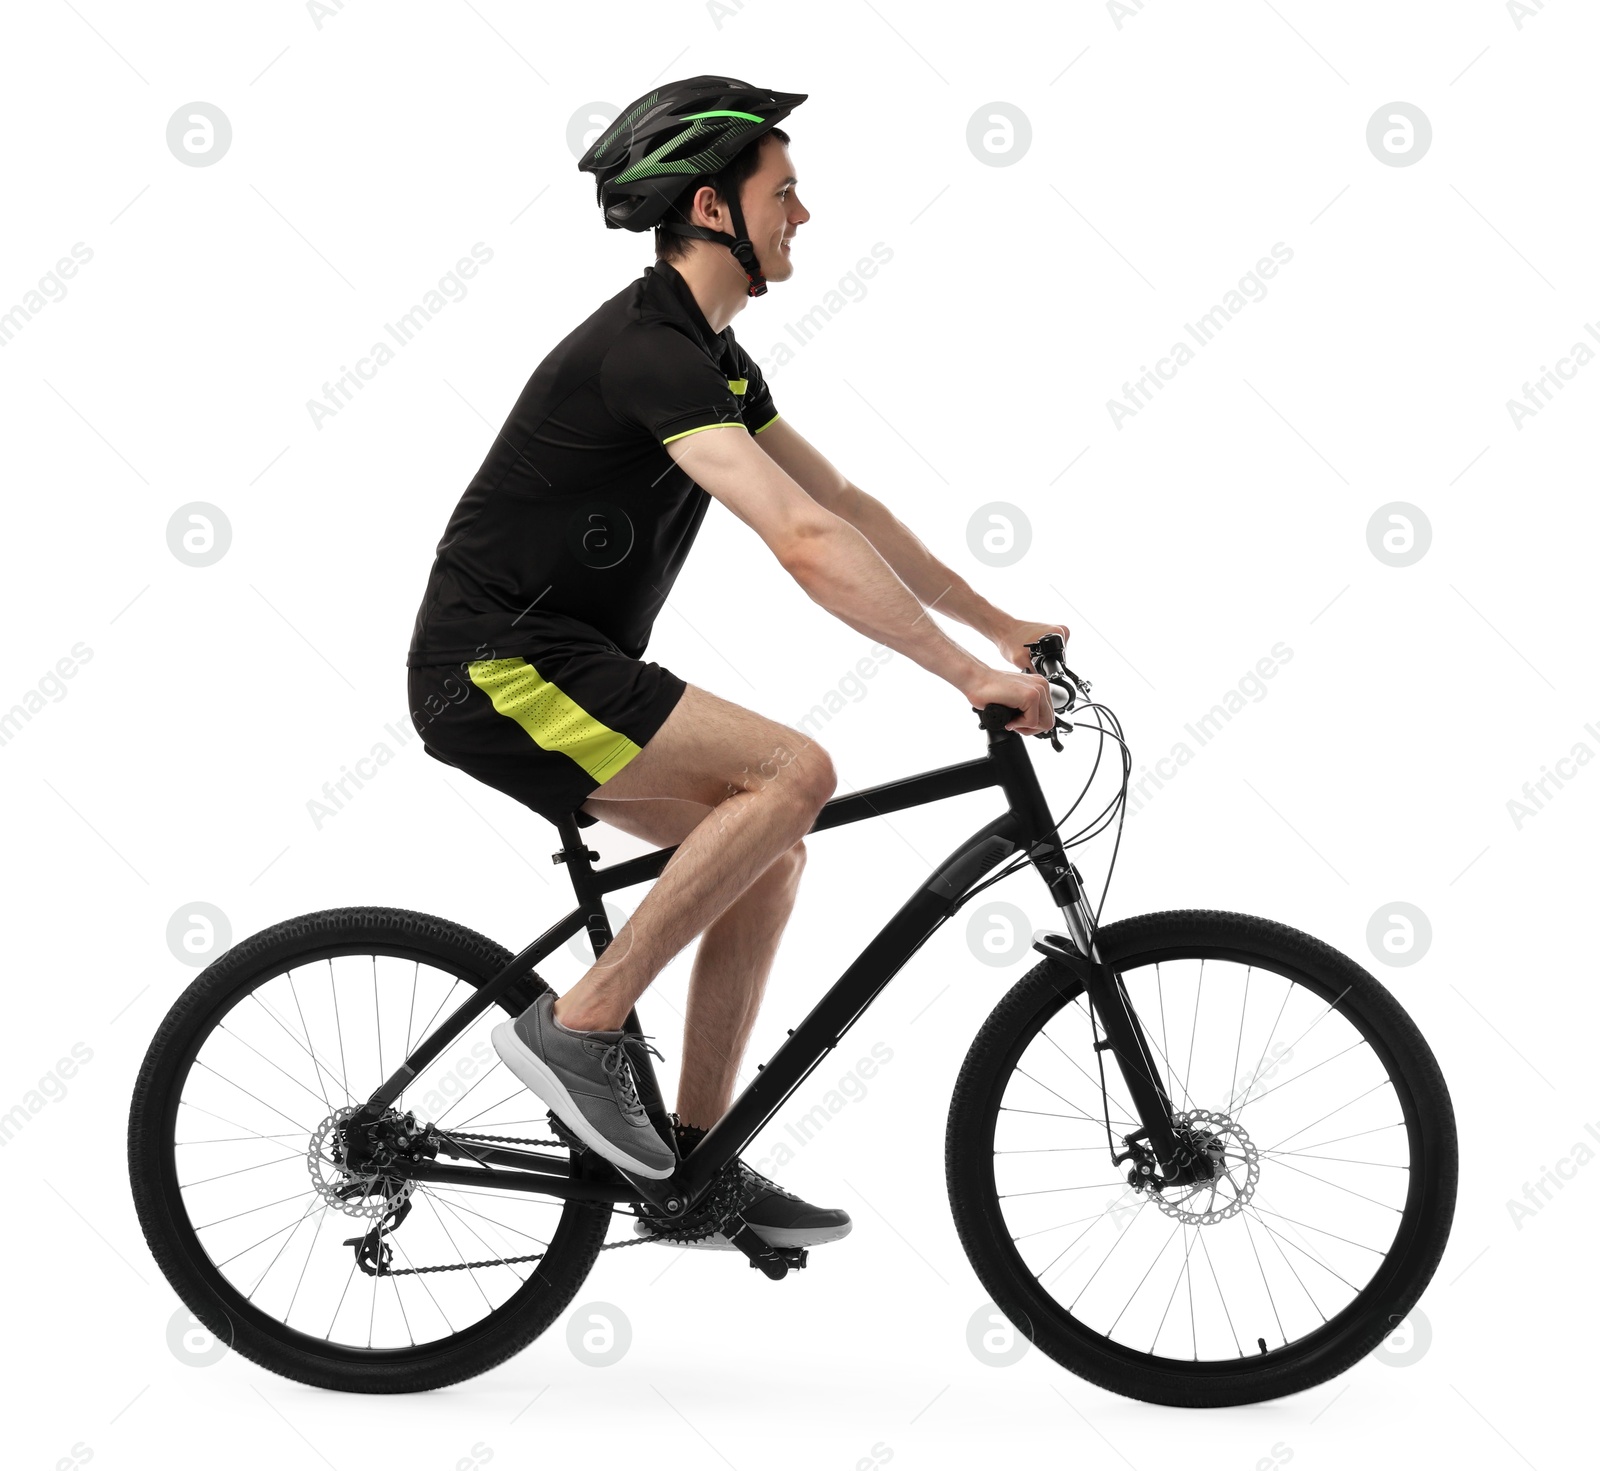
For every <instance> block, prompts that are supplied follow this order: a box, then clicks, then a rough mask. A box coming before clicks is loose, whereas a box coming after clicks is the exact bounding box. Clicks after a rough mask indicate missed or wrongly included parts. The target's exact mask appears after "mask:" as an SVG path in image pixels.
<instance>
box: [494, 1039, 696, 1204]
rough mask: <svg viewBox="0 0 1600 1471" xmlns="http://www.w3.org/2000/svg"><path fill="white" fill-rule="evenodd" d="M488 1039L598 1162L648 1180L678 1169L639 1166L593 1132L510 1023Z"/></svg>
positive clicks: (568, 1097) (569, 1095)
mask: <svg viewBox="0 0 1600 1471" xmlns="http://www.w3.org/2000/svg"><path fill="white" fill-rule="evenodd" d="M489 1040H490V1041H491V1042H492V1043H493V1044H494V1050H495V1051H496V1052H497V1053H499V1055H500V1061H501V1062H503V1063H504V1064H505V1065H506V1067H507V1068H508V1069H509V1070H510V1072H511V1075H512V1076H513V1077H514V1078H516V1079H517V1081H518V1082H520V1083H521V1084H522V1086H523V1087H525V1088H526V1089H527V1090H528V1091H529V1092H530V1093H532V1094H533V1095H534V1096H535V1097H536V1098H538V1099H539V1101H540V1102H541V1103H543V1104H545V1105H546V1106H547V1107H548V1108H550V1109H551V1110H553V1111H554V1113H555V1115H556V1117H557V1118H559V1119H560V1120H561V1122H562V1123H563V1124H565V1125H566V1126H567V1127H568V1128H569V1129H571V1130H572V1132H573V1133H574V1134H576V1135H577V1136H578V1138H579V1139H581V1140H582V1141H583V1143H584V1144H586V1145H587V1146H588V1147H589V1148H590V1149H592V1150H594V1152H595V1153H596V1154H598V1155H599V1156H600V1158H601V1159H603V1160H605V1161H606V1162H607V1163H608V1164H613V1165H615V1166H616V1167H617V1168H618V1169H619V1170H622V1171H623V1172H624V1173H626V1174H629V1175H642V1176H643V1177H644V1178H645V1179H647V1180H667V1179H670V1178H671V1177H672V1175H673V1173H674V1171H675V1170H676V1169H677V1164H676V1163H673V1164H672V1165H669V1166H668V1167H667V1168H666V1169H664V1170H663V1169H657V1168H655V1167H654V1166H651V1165H645V1164H641V1163H640V1162H639V1161H638V1160H636V1159H634V1158H633V1157H632V1156H631V1155H628V1154H625V1153H623V1151H622V1150H621V1149H619V1148H618V1147H617V1146H616V1145H615V1144H613V1143H612V1142H611V1141H610V1140H609V1139H607V1138H606V1137H605V1135H603V1134H602V1133H601V1132H600V1131H599V1130H598V1129H596V1128H595V1126H594V1125H593V1124H591V1123H590V1122H589V1121H588V1119H586V1118H585V1117H584V1116H583V1111H582V1110H581V1109H580V1108H579V1107H578V1105H577V1102H576V1100H575V1099H574V1098H573V1097H572V1095H571V1094H570V1093H568V1092H567V1090H566V1088H565V1086H564V1085H563V1084H562V1082H561V1080H560V1078H558V1077H557V1076H556V1075H555V1073H553V1072H552V1071H551V1070H550V1068H549V1067H548V1066H547V1065H546V1064H545V1062H544V1061H543V1059H542V1058H540V1057H539V1056H538V1054H536V1053H535V1052H534V1051H533V1050H532V1049H531V1048H530V1047H529V1046H528V1045H527V1044H526V1043H525V1042H524V1041H523V1040H522V1038H520V1037H519V1036H518V1035H517V1034H516V1032H515V1030H514V1029H513V1028H512V1025H511V1023H510V1022H508V1021H504V1022H501V1023H500V1024H499V1025H498V1026H495V1027H493V1028H492V1029H491V1030H490V1032H489Z"/></svg>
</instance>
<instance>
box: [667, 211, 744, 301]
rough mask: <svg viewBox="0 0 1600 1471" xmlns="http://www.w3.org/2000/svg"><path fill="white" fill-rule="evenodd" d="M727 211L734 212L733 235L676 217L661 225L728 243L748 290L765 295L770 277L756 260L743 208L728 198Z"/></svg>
mask: <svg viewBox="0 0 1600 1471" xmlns="http://www.w3.org/2000/svg"><path fill="white" fill-rule="evenodd" d="M728 212H729V213H730V214H731V215H732V216H733V228H734V230H735V231H736V233H735V234H733V235H729V234H728V233H727V232H726V231H723V230H708V229H707V228H706V227H705V226H704V225H685V224H679V223H678V222H677V221H675V220H673V221H663V222H662V225H661V228H662V229H663V230H666V231H668V232H669V233H671V234H673V235H688V236H690V237H691V238H692V239H695V240H712V241H715V242H716V243H717V244H718V245H726V246H727V247H728V249H729V250H730V251H732V252H733V258H734V260H736V261H737V262H738V263H739V269H740V270H742V271H743V272H744V275H745V280H746V281H747V282H748V283H749V291H748V294H749V295H751V296H765V295H766V294H767V278H766V277H765V276H763V275H762V274H761V266H760V265H759V263H758V262H757V260H756V248H755V246H754V245H752V244H751V243H750V239H749V236H747V235H746V234H745V228H744V212H743V211H742V210H741V209H740V208H739V201H738V200H737V199H730V200H729V201H728Z"/></svg>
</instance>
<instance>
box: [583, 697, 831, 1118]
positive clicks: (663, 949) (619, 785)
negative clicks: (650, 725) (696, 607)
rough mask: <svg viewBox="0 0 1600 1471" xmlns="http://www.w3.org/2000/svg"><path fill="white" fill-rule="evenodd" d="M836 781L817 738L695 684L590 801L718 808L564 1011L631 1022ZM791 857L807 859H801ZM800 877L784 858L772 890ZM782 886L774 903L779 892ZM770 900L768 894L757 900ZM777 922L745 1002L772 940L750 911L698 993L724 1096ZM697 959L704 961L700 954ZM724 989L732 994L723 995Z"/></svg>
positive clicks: (716, 951) (590, 1025) (695, 1001)
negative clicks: (672, 965) (641, 1001)
mask: <svg viewBox="0 0 1600 1471" xmlns="http://www.w3.org/2000/svg"><path fill="white" fill-rule="evenodd" d="M836 781H837V778H836V776H835V774H834V771H833V765H832V762H831V761H829V759H828V756H827V753H826V752H825V751H824V750H822V748H821V747H820V746H818V745H817V744H816V743H815V742H812V741H810V740H808V739H807V738H806V737H804V736H802V735H800V734H799V733H798V732H796V731H793V730H790V729H789V728H788V727H787V726H782V725H778V724H776V723H774V722H772V721H769V720H766V719H764V718H763V717H761V716H758V715H754V714H753V713H752V712H750V711H747V710H744V709H743V708H742V707H740V706H737V705H733V704H731V703H729V702H728V701H725V700H720V699H718V698H717V697H716V696H714V695H710V694H708V693H707V692H706V691H704V690H701V689H699V688H698V687H697V686H694V685H691V686H690V687H689V688H688V689H687V690H686V691H685V693H684V696H683V698H682V699H681V700H680V701H679V702H678V705H677V707H676V708H675V709H674V710H673V712H672V714H671V715H670V716H669V717H668V718H667V721H666V723H665V724H664V725H663V726H662V727H661V729H660V730H659V731H658V732H657V733H656V735H655V737H654V738H653V739H652V740H651V741H650V742H649V743H648V744H647V745H646V747H645V748H644V750H643V751H641V752H640V753H639V755H638V756H636V757H635V758H634V759H633V760H632V761H631V762H629V764H628V765H627V766H625V767H624V768H623V769H622V770H621V771H620V772H618V773H617V775H616V776H614V777H612V778H611V780H610V781H608V782H606V783H604V784H603V785H602V786H601V787H599V788H598V789H597V790H596V792H595V794H594V796H593V797H591V798H590V801H591V802H594V803H595V805H594V807H592V808H589V809H588V810H591V811H593V812H594V813H595V814H596V815H597V816H601V817H605V818H607V819H608V820H609V819H611V818H613V817H615V816H616V815H617V814H616V811H615V809H617V808H620V807H623V806H626V805H629V804H630V803H633V802H638V801H639V800H640V799H646V798H677V799H679V802H680V804H681V803H683V802H687V803H699V804H700V805H701V806H702V807H703V808H706V809H709V810H707V811H706V813H705V816H704V817H703V818H702V819H701V820H700V821H699V822H697V823H696V824H695V825H694V826H693V828H692V830H690V831H689V832H688V833H687V834H685V835H684V836H683V837H682V838H681V839H680V840H679V842H678V849H677V852H676V853H674V854H673V856H672V858H671V860H670V861H669V862H668V863H667V865H666V867H665V868H664V869H663V870H662V872H661V874H660V876H659V877H658V878H657V879H656V881H655V883H654V885H653V886H652V887H651V889H650V891H649V893H648V894H646V895H645V897H644V900H643V901H642V902H641V903H640V905H639V907H638V909H637V910H636V911H635V912H634V914H633V917H632V918H631V919H630V920H629V921H628V923H627V924H625V925H624V926H623V927H622V929H621V930H620V931H619V932H618V934H617V936H616V938H615V940H613V942H612V943H611V945H610V946H608V947H607V949H606V951H605V953H604V954H603V955H602V956H601V957H600V958H599V960H598V961H597V962H596V963H595V964H594V965H593V966H592V967H591V968H590V969H589V971H588V972H587V973H586V974H585V975H584V976H583V977H582V979H580V980H579V981H578V983H577V984H576V985H575V986H573V987H572V988H571V989H570V990H569V991H567V992H566V993H565V994H564V995H562V996H561V997H560V998H559V1000H558V1001H557V1003H556V1016H557V1019H558V1020H559V1021H560V1022H561V1023H562V1024H563V1025H564V1026H569V1027H573V1028H576V1029H578V1030H580V1031H600V1030H611V1029H615V1028H617V1027H620V1026H621V1025H622V1023H623V1021H624V1020H625V1019H626V1018H627V1015H628V1012H629V1010H630V1009H631V1008H632V1006H633V1004H634V1002H635V1001H636V1000H637V999H638V998H639V996H640V995H641V994H643V992H644V990H645V988H646V987H647V986H648V985H649V984H650V982H651V981H652V980H653V979H654V978H655V977H656V975H657V974H658V973H659V972H660V970H661V969H662V967H663V966H665V965H666V964H667V962H668V961H670V960H671V959H672V957H673V956H674V955H676V954H677V953H678V952H679V951H680V950H681V949H682V948H683V947H684V946H685V945H686V944H687V943H688V942H689V941H690V940H691V939H693V938H694V936H695V935H697V934H699V933H700V932H701V931H702V930H706V929H709V927H710V926H711V925H713V924H715V923H716V922H717V921H718V920H719V919H720V918H721V917H722V916H723V915H724V913H725V912H726V911H727V910H728V909H729V908H730V906H731V905H733V903H734V902H735V901H736V900H738V899H739V898H740V896H741V895H743V894H744V893H745V892H746V891H747V890H748V889H749V888H750V887H751V886H752V885H753V884H755V883H756V882H757V881H758V880H759V879H762V878H763V877H764V876H765V875H766V873H767V870H768V869H769V868H771V867H772V865H773V863H774V861H775V860H776V859H778V857H779V855H781V854H784V853H786V852H787V851H788V850H790V849H792V848H793V847H794V846H795V845H796V844H797V843H798V842H799V840H800V839H801V837H802V836H803V835H804V834H805V833H806V832H808V831H809V830H810V827H811V824H812V823H813V822H814V821H815V820H816V814H817V812H818V811H819V810H820V809H821V807H822V805H823V803H825V802H826V801H827V799H828V797H829V796H831V795H832V793H833V789H834V786H835V784H836ZM585 806H586V807H587V806H588V804H585ZM617 825H618V826H624V827H626V826H627V825H628V824H627V823H625V822H621V821H619V822H618V824H617ZM800 861H803V860H800ZM786 864H787V866H788V867H789V868H791V869H797V863H796V861H794V860H786ZM797 878H798V872H797V871H796V872H794V873H792V874H789V875H787V876H786V875H785V873H784V870H783V869H782V868H780V870H779V872H778V873H777V874H776V875H774V877H773V880H772V883H773V884H775V885H776V889H775V890H773V891H770V892H776V893H779V894H782V893H784V892H785V890H787V891H788V897H787V901H786V902H787V904H791V905H792V903H793V892H792V890H793V885H794V883H795V882H796V881H797ZM770 892H769V897H768V899H767V900H766V903H767V904H770V903H771V902H772V900H771V897H770ZM760 909H761V904H760V902H759V901H758V904H757V907H756V908H755V909H753V910H751V911H749V912H750V913H759V912H760ZM784 919H785V920H786V919H787V910H786V911H785V914H784ZM767 927H769V928H773V929H774V933H773V934H772V935H771V938H770V941H769V942H768V945H767V950H768V953H767V955H766V959H765V961H764V962H760V961H759V960H758V961H757V966H758V969H759V970H760V974H759V976H752V975H751V974H749V973H747V974H746V975H745V976H744V977H743V987H744V990H745V998H744V1001H743V1003H742V1004H735V1003H734V1002H732V1001H731V1000H730V999H729V998H728V996H727V994H726V993H728V992H729V991H731V990H732V989H734V988H736V987H737V986H738V985H739V983H740V976H739V974H738V968H739V967H741V966H747V965H750V964H751V957H752V956H753V955H758V954H759V950H760V942H759V941H756V940H754V939H753V938H752V936H753V934H754V932H755V931H757V930H759V929H760V928H762V926H761V925H760V924H759V923H757V924H754V925H752V924H751V922H750V921H749V920H748V919H745V920H743V921H739V920H736V921H735V922H734V923H733V924H732V925H730V926H729V927H728V930H727V935H726V937H719V938H718V939H717V941H716V942H714V943H713V945H712V952H711V956H710V958H709V959H708V960H707V961H706V962H705V968H704V971H703V973H704V974H706V975H715V976H717V977H718V978H719V979H718V980H716V981H714V982H713V984H712V985H711V987H710V988H709V991H707V994H706V996H705V997H704V998H702V997H700V996H698V995H697V996H693V997H692V998H691V1013H692V1015H693V1016H694V1019H695V1022H696V1028H697V1032H698V1022H699V1021H701V1020H703V1021H704V1022H706V1024H707V1030H706V1033H705V1035H706V1038H707V1039H709V1040H708V1041H706V1042H704V1043H702V1042H701V1041H700V1040H699V1039H698V1036H696V1039H695V1041H694V1043H693V1045H694V1047H695V1048H696V1049H702V1048H703V1050H702V1051H700V1052H699V1054H698V1056H697V1057H696V1062H697V1066H696V1072H695V1076H696V1078H699V1077H700V1075H701V1072H702V1068H701V1066H699V1064H700V1063H702V1062H703V1061H704V1056H705V1053H707V1052H709V1053H710V1054H711V1055H712V1056H713V1057H715V1056H716V1054H717V1053H719V1052H720V1053H721V1054H722V1056H721V1061H720V1065H719V1066H717V1067H715V1068H713V1072H712V1079H711V1085H710V1086H711V1093H710V1095H709V1096H710V1097H713V1098H714V1097H715V1096H718V1095H720V1094H723V1093H726V1092H727V1091H728V1090H729V1089H731V1080H732V1073H733V1070H734V1067H735V1066H736V1063H735V1062H732V1061H730V1060H729V1059H730V1057H735V1058H736V1056H737V1054H735V1053H733V1052H732V1049H731V1048H730V1047H729V1046H727V1045H726V1044H727V1043H729V1042H731V1041H735V1040H736V1041H737V1042H738V1045H739V1047H740V1049H741V1050H742V1047H743V1045H744V1040H745V1039H746V1038H748V1035H749V1029H750V1026H751V1024H752V1023H753V1021H754V1015H755V1007H756V1005H757V1004H759V997H760V994H761V990H762V988H763V987H764V985H765V980H766V971H767V969H768V967H769V966H770V962H771V953H770V951H771V949H772V948H775V946H776V942H777V934H778V933H780V932H781V929H782V925H781V924H778V925H777V926H775V927H774V926H772V925H771V921H770V920H769V921H768V922H767ZM730 968H732V970H731V972H730ZM696 969H697V972H700V971H701V963H700V961H699V960H698V958H697V961H696ZM697 989H702V990H703V989H705V988H697ZM752 992H753V997H754V999H752ZM718 996H721V997H722V998H723V999H722V1000H720V1001H718V1000H716V999H714V998H716V997H718ZM702 1013H703V1016H702V1015H701V1014H702ZM687 1071H688V1069H687V1063H686V1068H685V1072H686V1073H687ZM696 1086H698V1083H697V1085H696ZM707 1096H708V1095H703V1094H696V1095H695V1097H696V1104H697V1106H700V1107H704V1106H707V1104H706V1103H705V1102H704V1099H705V1098H706V1097H707ZM723 1107H724V1108H725V1107H726V1103H724V1104H723Z"/></svg>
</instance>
